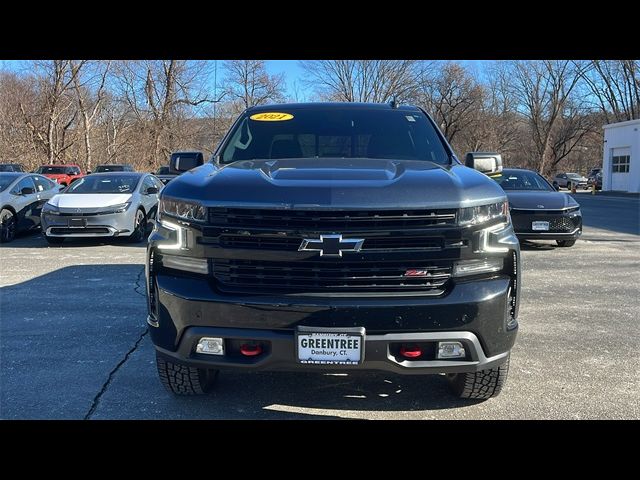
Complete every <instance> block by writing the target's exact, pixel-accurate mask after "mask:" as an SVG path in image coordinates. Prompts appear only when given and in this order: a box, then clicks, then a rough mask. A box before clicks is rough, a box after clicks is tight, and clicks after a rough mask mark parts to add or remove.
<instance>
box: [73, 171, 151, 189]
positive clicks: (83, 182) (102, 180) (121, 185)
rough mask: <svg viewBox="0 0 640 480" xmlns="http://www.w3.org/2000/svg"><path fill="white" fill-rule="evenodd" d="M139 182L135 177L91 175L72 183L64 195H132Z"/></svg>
mask: <svg viewBox="0 0 640 480" xmlns="http://www.w3.org/2000/svg"><path fill="white" fill-rule="evenodd" d="M139 181H140V177H138V176H135V175H96V176H92V175H91V176H88V177H83V178H81V179H80V180H76V181H75V182H73V183H72V184H71V186H69V187H68V188H67V190H66V191H65V193H133V191H134V190H135V189H136V186H137V185H138V182H139Z"/></svg>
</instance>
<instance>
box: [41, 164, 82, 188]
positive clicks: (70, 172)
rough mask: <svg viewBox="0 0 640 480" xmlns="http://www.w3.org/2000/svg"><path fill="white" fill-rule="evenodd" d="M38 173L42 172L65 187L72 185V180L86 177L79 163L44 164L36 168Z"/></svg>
mask: <svg viewBox="0 0 640 480" xmlns="http://www.w3.org/2000/svg"><path fill="white" fill-rule="evenodd" d="M36 173H40V174H42V175H44V176H45V177H47V178H50V179H51V180H53V181H55V182H58V183H59V184H60V185H64V186H65V187H66V186H67V185H71V182H73V181H75V180H77V179H78V178H82V177H84V174H83V173H82V170H81V169H80V167H79V166H78V165H42V166H41V167H39V168H38V169H37V170H36Z"/></svg>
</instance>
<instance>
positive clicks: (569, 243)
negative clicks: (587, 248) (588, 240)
mask: <svg viewBox="0 0 640 480" xmlns="http://www.w3.org/2000/svg"><path fill="white" fill-rule="evenodd" d="M556 243H557V244H558V246H559V247H573V246H574V245H575V244H576V241H575V240H556Z"/></svg>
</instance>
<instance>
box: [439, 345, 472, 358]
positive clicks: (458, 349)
mask: <svg viewBox="0 0 640 480" xmlns="http://www.w3.org/2000/svg"><path fill="white" fill-rule="evenodd" d="M465 355H466V352H465V350H464V346H463V345H462V343H461V342H438V356H437V358H439V359H447V358H464V357H465Z"/></svg>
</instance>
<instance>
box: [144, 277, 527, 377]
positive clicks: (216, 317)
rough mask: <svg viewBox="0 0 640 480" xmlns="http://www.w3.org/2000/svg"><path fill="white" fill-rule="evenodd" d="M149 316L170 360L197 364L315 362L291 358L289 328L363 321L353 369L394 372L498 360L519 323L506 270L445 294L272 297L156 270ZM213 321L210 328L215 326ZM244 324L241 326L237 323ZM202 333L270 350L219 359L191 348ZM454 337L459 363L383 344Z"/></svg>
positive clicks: (462, 367)
mask: <svg viewBox="0 0 640 480" xmlns="http://www.w3.org/2000/svg"><path fill="white" fill-rule="evenodd" d="M153 279H154V280H153V282H154V283H155V284H154V286H153V288H154V290H153V298H154V302H155V309H154V310H155V312H156V314H155V315H154V316H149V318H148V323H149V325H150V326H151V328H150V334H151V338H152V340H153V342H154V344H155V345H156V348H157V349H158V351H159V352H160V353H161V354H162V355H165V356H167V357H170V358H171V359H172V361H174V362H177V363H183V364H189V365H194V366H198V367H200V368H205V367H206V368H221V367H239V368H255V369H278V370H283V369H285V370H286V369H301V368H311V369H313V368H316V369H317V366H316V365H311V366H308V365H302V364H299V363H297V362H296V360H295V358H294V355H295V345H294V338H295V331H296V328H297V327H298V326H307V327H323V328H327V327H336V328H338V327H364V328H365V330H366V339H365V359H364V362H363V363H362V364H360V365H358V366H356V367H347V366H344V367H343V366H324V367H330V368H331V369H342V368H360V369H375V370H389V371H395V372H398V373H441V372H456V371H476V370H477V369H483V368H489V367H490V366H491V365H498V364H499V363H501V362H502V361H504V359H505V358H506V355H507V353H508V351H509V350H510V349H511V347H512V346H513V344H514V342H515V338H516V333H517V327H518V324H517V321H516V322H515V323H514V322H512V323H510V324H509V325H508V324H507V322H508V320H509V319H510V316H509V314H508V311H509V308H510V299H511V298H512V297H511V296H510V291H511V287H512V279H511V277H509V276H506V275H496V276H495V277H494V278H491V279H487V278H483V279H477V280H467V281H460V282H457V284H456V285H455V287H454V288H453V289H452V290H451V291H450V292H449V293H448V294H447V295H445V296H442V297H438V298H433V297H431V298H430V297H425V296H394V297H392V296H389V297H384V296H383V297H380V296H375V297H357V298H354V297H352V298H349V297H346V298H345V297H334V298H330V297H321V298H318V297H297V298H291V297H289V298H284V297H270V296H255V295H254V296H239V295H233V296H230V295H226V294H221V293H218V292H216V290H215V288H214V286H213V285H212V284H211V283H210V282H209V281H207V280H206V279H205V278H202V279H198V278H193V277H191V278H190V277H180V276H172V275H168V274H162V273H161V274H157V275H155V276H154V277H153ZM214 325H215V326H214ZM238 327H242V328H238ZM202 336H214V337H216V336H220V337H222V338H225V339H234V338H235V339H247V340H260V341H267V342H269V344H270V348H269V352H270V353H269V354H268V355H266V356H265V357H264V359H262V360H261V361H257V362H253V361H252V362H247V361H246V359H245V358H243V357H241V356H230V357H219V356H214V355H203V354H198V353H196V352H195V345H196V343H197V341H198V340H199V339H200V337H202ZM425 340H432V341H435V340H458V341H462V342H463V343H464V344H465V347H466V349H467V351H468V352H469V354H468V357H467V358H466V359H465V360H464V361H452V360H447V361H435V360H433V359H432V360H429V361H422V362H421V361H408V360H405V361H400V360H398V359H395V358H394V357H393V356H392V355H391V354H390V350H389V348H390V347H389V345H390V344H391V343H393V342H397V341H406V342H414V341H425Z"/></svg>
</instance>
